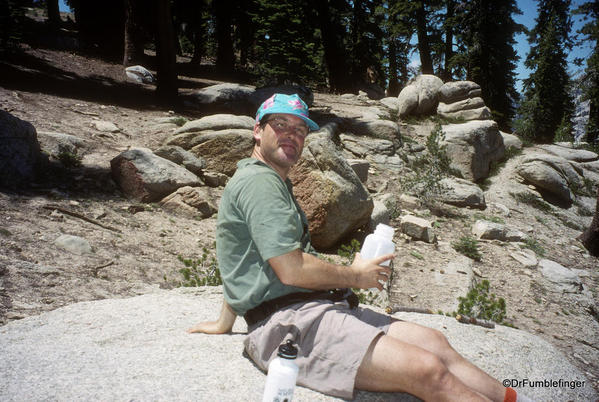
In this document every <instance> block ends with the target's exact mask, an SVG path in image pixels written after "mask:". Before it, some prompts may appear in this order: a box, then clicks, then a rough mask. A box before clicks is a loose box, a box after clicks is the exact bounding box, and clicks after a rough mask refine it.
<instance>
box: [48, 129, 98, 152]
mask: <svg viewBox="0 0 599 402" xmlns="http://www.w3.org/2000/svg"><path fill="white" fill-rule="evenodd" d="M37 138H38V141H39V143H40V147H41V148H42V149H43V150H44V151H45V152H47V153H48V154H50V155H52V156H54V157H58V156H59V155H60V154H61V153H64V152H68V153H70V154H73V155H78V154H80V153H81V152H82V151H83V150H85V149H86V148H87V147H88V146H89V144H88V142H87V141H85V140H83V139H81V138H79V137H76V136H74V135H70V134H65V133H56V132H53V131H38V132H37Z"/></svg>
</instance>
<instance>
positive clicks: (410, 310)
mask: <svg viewBox="0 0 599 402" xmlns="http://www.w3.org/2000/svg"><path fill="white" fill-rule="evenodd" d="M385 311H386V312H387V314H394V313H399V312H402V313H421V314H435V313H433V310H431V309H428V308H420V307H408V306H388V307H387V308H386V309H385Z"/></svg>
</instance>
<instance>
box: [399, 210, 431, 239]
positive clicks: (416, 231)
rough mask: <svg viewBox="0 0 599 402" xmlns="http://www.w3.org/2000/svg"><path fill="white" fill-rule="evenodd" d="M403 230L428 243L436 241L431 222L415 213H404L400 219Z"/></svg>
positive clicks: (412, 236)
mask: <svg viewBox="0 0 599 402" xmlns="http://www.w3.org/2000/svg"><path fill="white" fill-rule="evenodd" d="M400 227H401V232H402V233H405V234H406V235H408V236H410V237H411V238H413V239H416V240H422V241H425V242H427V243H432V242H434V241H435V239H436V237H435V233H434V232H433V227H432V224H431V222H429V221H427V220H426V219H423V218H419V217H417V216H414V215H404V216H402V217H401V220H400Z"/></svg>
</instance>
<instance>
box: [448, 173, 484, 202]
mask: <svg viewBox="0 0 599 402" xmlns="http://www.w3.org/2000/svg"><path fill="white" fill-rule="evenodd" d="M440 184H441V188H442V189H443V191H442V192H441V193H440V194H439V196H438V199H439V201H441V202H444V203H446V204H450V205H455V206H456V207H470V208H480V209H484V208H485V207H486V203H485V194H484V193H483V190H481V188H480V187H479V186H477V185H476V184H474V183H472V182H471V181H468V180H464V179H459V178H454V177H446V178H444V179H441V181H440Z"/></svg>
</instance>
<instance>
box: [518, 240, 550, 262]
mask: <svg viewBox="0 0 599 402" xmlns="http://www.w3.org/2000/svg"><path fill="white" fill-rule="evenodd" d="M522 247H523V248H528V249H530V250H532V251H534V252H535V254H536V255H538V256H539V257H544V256H545V249H544V248H543V246H541V243H539V241H538V240H536V239H533V238H532V237H528V238H527V239H526V240H525V241H524V245H523V246H522Z"/></svg>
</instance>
